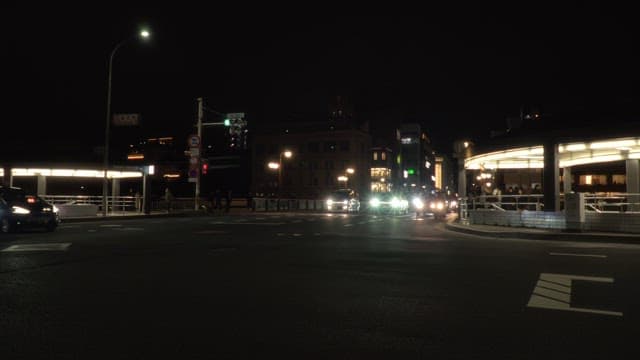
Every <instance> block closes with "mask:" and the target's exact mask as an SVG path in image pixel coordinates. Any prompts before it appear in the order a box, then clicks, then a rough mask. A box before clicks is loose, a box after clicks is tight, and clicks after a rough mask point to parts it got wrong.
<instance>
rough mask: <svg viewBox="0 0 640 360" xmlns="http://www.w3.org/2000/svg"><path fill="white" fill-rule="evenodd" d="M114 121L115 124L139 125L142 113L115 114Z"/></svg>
mask: <svg viewBox="0 0 640 360" xmlns="http://www.w3.org/2000/svg"><path fill="white" fill-rule="evenodd" d="M112 122H113V125H114V126H138V125H140V114H114V115H113V119H112Z"/></svg>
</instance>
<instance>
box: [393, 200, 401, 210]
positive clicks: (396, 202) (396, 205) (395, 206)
mask: <svg viewBox="0 0 640 360" xmlns="http://www.w3.org/2000/svg"><path fill="white" fill-rule="evenodd" d="M391 206H392V207H394V208H399V207H401V206H402V202H401V201H400V199H398V198H393V199H391Z"/></svg>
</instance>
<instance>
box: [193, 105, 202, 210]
mask: <svg viewBox="0 0 640 360" xmlns="http://www.w3.org/2000/svg"><path fill="white" fill-rule="evenodd" d="M202 103H203V101H202V98H201V97H200V98H198V125H197V126H198V137H199V138H200V144H202V117H203V116H204V112H203V109H202ZM201 147H202V145H201ZM201 157H202V154H198V173H197V175H196V194H195V195H196V196H195V204H194V206H195V209H194V210H196V211H198V210H199V209H200V171H201V169H200V159H201Z"/></svg>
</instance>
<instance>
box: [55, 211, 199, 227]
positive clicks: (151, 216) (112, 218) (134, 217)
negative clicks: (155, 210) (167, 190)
mask: <svg viewBox="0 0 640 360" xmlns="http://www.w3.org/2000/svg"><path fill="white" fill-rule="evenodd" d="M205 215H208V214H205V213H201V212H195V211H194V212H179V213H169V214H145V215H122V216H118V215H112V216H107V217H106V218H105V217H102V216H90V217H77V218H66V219H62V220H61V221H60V223H61V224H69V223H79V222H95V221H122V220H140V219H154V218H166V217H189V216H205Z"/></svg>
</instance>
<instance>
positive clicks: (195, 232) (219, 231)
mask: <svg viewBox="0 0 640 360" xmlns="http://www.w3.org/2000/svg"><path fill="white" fill-rule="evenodd" d="M193 233H194V234H198V235H207V234H228V233H229V232H228V231H225V230H202V231H194V232H193Z"/></svg>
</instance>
